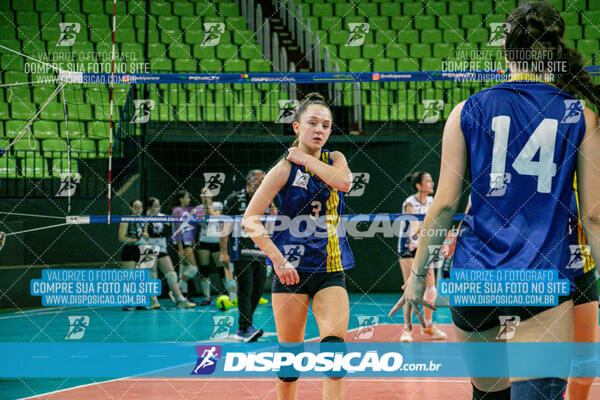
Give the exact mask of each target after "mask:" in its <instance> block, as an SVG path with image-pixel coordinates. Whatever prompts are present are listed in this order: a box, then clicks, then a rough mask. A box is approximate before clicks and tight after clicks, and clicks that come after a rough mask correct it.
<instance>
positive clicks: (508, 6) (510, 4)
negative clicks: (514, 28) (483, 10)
mask: <svg viewBox="0 0 600 400" xmlns="http://www.w3.org/2000/svg"><path fill="white" fill-rule="evenodd" d="M515 8H517V0H504V1H499V2H497V3H496V12H499V13H504V14H510V13H511V12H512V10H514V9H515Z"/></svg>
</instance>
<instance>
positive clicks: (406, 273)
mask: <svg viewBox="0 0 600 400" xmlns="http://www.w3.org/2000/svg"><path fill="white" fill-rule="evenodd" d="M406 180H407V182H409V183H410V184H411V185H412V187H413V189H414V190H415V191H416V193H415V194H413V195H410V196H409V197H407V198H406V200H404V203H402V212H403V213H404V214H427V210H429V207H430V206H431V202H432V201H433V197H432V196H431V194H433V187H434V185H435V183H434V182H433V179H431V175H430V174H429V173H427V172H424V171H417V172H415V173H413V174H411V175H409V176H408V177H407V178H406ZM421 224H422V223H421V221H402V232H401V234H400V238H399V240H398V253H399V255H400V260H399V262H400V269H401V270H402V277H403V278H404V282H406V281H407V280H408V278H410V270H411V268H412V266H413V262H414V260H415V253H416V251H417V246H418V245H419V236H420V235H421ZM426 281H427V288H426V289H425V300H426V301H427V302H429V303H430V304H435V298H436V296H437V290H436V287H435V270H434V269H433V268H430V269H429V270H428V271H427V277H426ZM424 312H425V325H426V327H425V328H423V329H422V333H423V334H424V335H427V336H429V337H430V338H431V339H435V340H443V339H446V334H445V333H444V332H443V331H442V330H440V329H439V328H438V327H437V326H436V325H434V324H433V310H431V309H429V308H427V307H426V308H425V310H424ZM409 318H412V313H411V314H410V315H409ZM408 327H409V324H408V321H405V322H404V331H403V332H402V336H401V337H400V341H401V342H412V341H413V337H412V332H411V330H410V329H409V328H408Z"/></svg>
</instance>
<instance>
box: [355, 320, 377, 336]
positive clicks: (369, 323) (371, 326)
mask: <svg viewBox="0 0 600 400" xmlns="http://www.w3.org/2000/svg"><path fill="white" fill-rule="evenodd" d="M356 318H357V319H358V330H357V331H356V334H355V335H354V339H356V340H368V339H371V338H372V337H373V334H374V333H375V327H376V326H377V324H378V323H379V317H378V316H376V315H358V316H357V317H356Z"/></svg>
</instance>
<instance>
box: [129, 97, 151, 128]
mask: <svg viewBox="0 0 600 400" xmlns="http://www.w3.org/2000/svg"><path fill="white" fill-rule="evenodd" d="M133 105H134V107H135V113H134V114H133V118H132V119H131V123H132V124H145V123H147V122H148V121H150V112H151V111H152V110H154V100H134V101H133Z"/></svg>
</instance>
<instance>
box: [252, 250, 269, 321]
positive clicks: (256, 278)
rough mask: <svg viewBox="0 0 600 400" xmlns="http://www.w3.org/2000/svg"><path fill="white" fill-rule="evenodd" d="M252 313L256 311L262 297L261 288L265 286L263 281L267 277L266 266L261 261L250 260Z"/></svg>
mask: <svg viewBox="0 0 600 400" xmlns="http://www.w3.org/2000/svg"><path fill="white" fill-rule="evenodd" d="M251 265H252V274H253V279H252V296H251V301H252V303H251V305H252V314H254V311H256V307H257V306H258V302H259V300H260V299H261V297H262V294H263V290H264V288H265V281H266V279H267V267H266V265H265V264H264V262H262V261H252V264H251Z"/></svg>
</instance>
